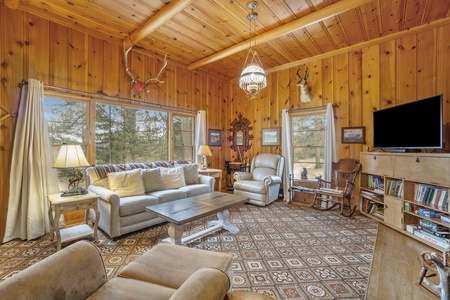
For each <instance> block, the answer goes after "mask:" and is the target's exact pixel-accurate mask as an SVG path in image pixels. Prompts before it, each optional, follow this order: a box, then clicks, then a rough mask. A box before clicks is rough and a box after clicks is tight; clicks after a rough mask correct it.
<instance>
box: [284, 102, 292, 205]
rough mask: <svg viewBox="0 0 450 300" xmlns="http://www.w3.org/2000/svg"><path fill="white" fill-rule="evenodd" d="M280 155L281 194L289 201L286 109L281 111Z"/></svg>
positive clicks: (289, 166) (290, 160)
mask: <svg viewBox="0 0 450 300" xmlns="http://www.w3.org/2000/svg"><path fill="white" fill-rule="evenodd" d="M281 122H282V124H281V149H282V153H281V155H282V156H283V157H284V172H283V194H284V201H285V202H289V201H290V197H289V175H290V174H293V173H292V155H291V119H290V117H289V112H288V111H287V110H286V109H283V110H282V111H281Z"/></svg>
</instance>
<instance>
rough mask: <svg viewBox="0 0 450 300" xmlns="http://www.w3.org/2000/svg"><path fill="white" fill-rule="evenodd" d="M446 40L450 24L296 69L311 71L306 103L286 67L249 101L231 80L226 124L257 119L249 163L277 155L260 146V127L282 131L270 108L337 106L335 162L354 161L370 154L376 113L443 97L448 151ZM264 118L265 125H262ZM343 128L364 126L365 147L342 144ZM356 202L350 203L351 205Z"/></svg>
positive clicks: (449, 52)
mask: <svg viewBox="0 0 450 300" xmlns="http://www.w3.org/2000/svg"><path fill="white" fill-rule="evenodd" d="M388 26H394V24H389V25H388ZM449 36H450V25H445V26H441V27H436V28H432V27H430V29H427V28H426V27H425V28H424V30H423V31H422V32H418V33H409V34H408V33H405V34H404V35H403V36H401V37H399V38H396V39H392V40H383V42H382V43H380V44H375V45H367V46H364V45H363V46H362V47H361V48H360V49H357V50H354V49H353V50H352V51H351V52H347V53H343V54H338V55H334V56H333V55H330V56H324V58H321V59H317V60H315V61H314V60H313V61H310V62H308V63H306V64H301V65H300V64H299V66H301V67H302V69H303V68H304V67H306V66H307V67H309V69H310V77H309V79H308V82H309V84H310V87H311V90H312V95H313V100H312V102H310V103H303V102H301V101H300V99H299V91H298V89H299V87H296V86H295V83H296V82H297V76H296V70H297V67H296V68H290V69H289V72H287V71H286V70H281V71H277V72H275V73H271V74H269V76H268V78H267V79H268V82H267V88H266V89H264V90H263V91H262V92H261V93H260V95H258V97H257V99H253V100H250V99H248V98H245V96H243V95H242V92H241V91H240V89H239V86H238V82H237V80H232V81H231V89H232V91H231V92H230V94H232V95H233V97H232V98H231V99H230V103H229V108H230V112H231V113H230V115H229V116H230V119H229V120H228V122H229V123H231V121H232V120H234V118H236V117H237V112H238V111H239V112H242V113H243V116H244V117H246V118H248V119H249V120H255V122H254V123H252V124H251V125H252V126H254V128H257V129H258V130H256V131H255V130H254V131H253V132H252V134H253V135H254V136H255V139H254V141H253V142H252V145H253V146H252V148H251V149H250V150H249V151H247V153H246V157H249V158H251V157H253V156H254V155H256V154H258V153H261V152H264V151H268V152H272V153H277V151H280V150H281V149H280V148H279V147H263V146H262V145H261V144H260V138H261V136H260V133H259V132H258V131H259V130H260V125H259V124H263V125H262V126H267V124H270V125H271V126H272V127H275V125H274V124H276V127H281V114H280V113H278V114H274V113H273V109H274V108H275V109H278V110H279V112H281V110H282V109H288V110H289V109H291V110H293V109H305V108H309V107H318V106H322V105H326V104H327V103H332V104H334V105H335V120H336V131H337V132H336V135H337V142H338V147H337V148H338V157H350V158H355V159H358V158H359V153H360V152H361V151H367V150H372V149H373V136H372V122H373V120H372V114H373V111H374V110H377V109H382V108H387V107H392V106H394V105H398V104H401V103H405V102H411V101H414V100H418V99H421V98H424V97H427V96H431V95H435V94H440V93H442V94H443V95H444V124H446V130H445V137H444V138H445V139H446V149H447V150H449V149H450V147H449V141H450V133H449V130H448V128H449V127H450V126H449V125H450V104H449V95H450V83H449V82H450V81H449V80H448V78H450V74H449V73H450V71H449V70H450V59H449V57H450V47H449V46H450V38H449ZM263 63H264V62H263ZM287 75H288V76H287ZM289 86H290V88H287V87H289ZM294 89H297V90H296V91H294ZM268 97H269V98H271V100H270V102H269V103H267V102H266V100H265V99H266V98H268ZM272 101H275V102H276V103H277V104H276V105H275V104H273V102H272ZM243 108H244V109H243ZM274 116H278V121H274V120H273V118H274ZM268 118H270V122H269V123H267V122H266V120H267V119H268ZM262 126H261V127H262ZM347 126H365V128H366V144H344V145H343V144H341V143H340V140H341V128H342V127H347ZM262 128H264V127H262ZM236 157H237V155H236V153H234V151H230V153H229V155H228V159H230V160H234V159H236ZM356 194H357V193H356ZM357 201H358V200H357V199H354V202H355V204H356V203H357Z"/></svg>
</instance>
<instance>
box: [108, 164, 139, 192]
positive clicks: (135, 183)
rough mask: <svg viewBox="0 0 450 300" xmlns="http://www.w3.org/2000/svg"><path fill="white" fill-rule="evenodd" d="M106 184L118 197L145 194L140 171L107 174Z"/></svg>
mask: <svg viewBox="0 0 450 300" xmlns="http://www.w3.org/2000/svg"><path fill="white" fill-rule="evenodd" d="M108 184H109V188H110V189H111V190H112V191H113V192H115V193H117V195H119V196H120V197H126V196H135V195H143V194H144V193H145V189H144V183H143V181H142V170H141V169H136V170H131V171H123V172H114V173H109V174H108Z"/></svg>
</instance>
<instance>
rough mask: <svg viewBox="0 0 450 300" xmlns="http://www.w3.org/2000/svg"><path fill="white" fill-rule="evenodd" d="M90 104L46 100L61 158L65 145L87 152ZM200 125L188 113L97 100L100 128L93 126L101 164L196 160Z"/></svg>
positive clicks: (97, 123)
mask: <svg viewBox="0 0 450 300" xmlns="http://www.w3.org/2000/svg"><path fill="white" fill-rule="evenodd" d="M88 105H89V103H88V102H82V101H72V100H62V99H58V97H46V98H45V99H44V109H45V115H46V119H47V124H48V127H49V133H50V140H51V143H52V145H53V149H54V151H53V156H54V157H55V158H56V155H57V152H58V151H59V148H60V145H62V144H63V143H66V144H75V145H81V146H82V148H83V150H84V152H85V154H87V148H86V146H87V144H88V138H87V137H88V132H89V123H88V122H89V119H90V118H89V116H88V112H89V108H88ZM194 121H195V117H194V116H193V115H188V114H186V115H182V114H177V113H175V112H170V111H160V110H151V109H144V108H137V107H132V106H121V105H115V104H110V103H103V102H97V103H96V106H95V124H92V125H95V127H94V128H95V164H96V165H105V164H117V163H133V162H155V161H165V160H182V159H183V160H187V161H190V162H192V161H193V160H194V151H195V149H194V124H195V122H194ZM172 140H173V143H171V141H172ZM91 159H92V158H91ZM91 161H92V160H91Z"/></svg>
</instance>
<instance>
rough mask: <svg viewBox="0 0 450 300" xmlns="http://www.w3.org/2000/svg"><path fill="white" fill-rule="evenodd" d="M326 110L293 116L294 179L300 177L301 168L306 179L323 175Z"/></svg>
mask: <svg viewBox="0 0 450 300" xmlns="http://www.w3.org/2000/svg"><path fill="white" fill-rule="evenodd" d="M325 124H326V110H321V111H314V112H310V113H308V114H307V113H303V114H298V115H293V116H292V117H291V128H292V133H291V134H292V137H291V141H292V143H291V145H292V156H293V170H294V176H295V177H301V172H302V171H303V168H306V170H307V172H308V178H315V177H317V176H322V177H323V175H324V150H325Z"/></svg>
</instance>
